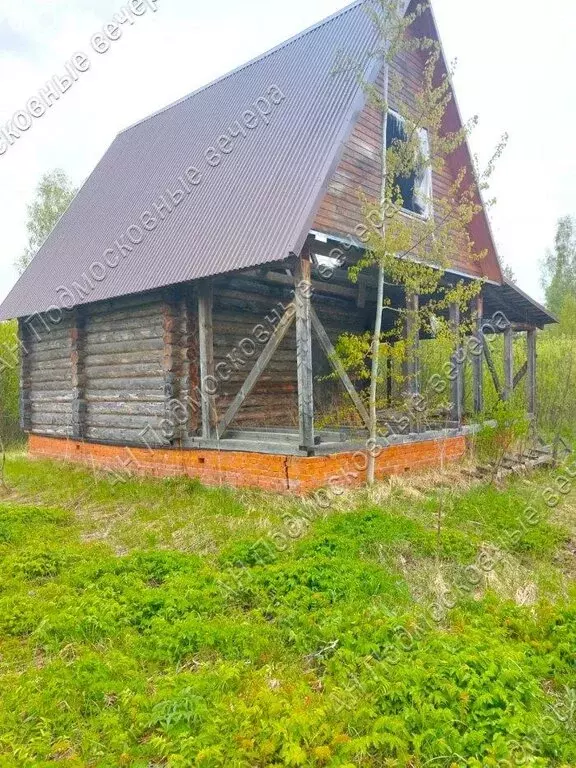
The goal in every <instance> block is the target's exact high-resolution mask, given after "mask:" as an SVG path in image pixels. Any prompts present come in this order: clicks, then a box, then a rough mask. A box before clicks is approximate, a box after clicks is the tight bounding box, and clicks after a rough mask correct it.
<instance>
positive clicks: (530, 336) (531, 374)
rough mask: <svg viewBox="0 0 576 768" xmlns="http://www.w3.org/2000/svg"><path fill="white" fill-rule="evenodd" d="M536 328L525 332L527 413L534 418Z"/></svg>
mask: <svg viewBox="0 0 576 768" xmlns="http://www.w3.org/2000/svg"><path fill="white" fill-rule="evenodd" d="M536 338H537V335H536V328H532V329H531V330H529V331H527V333H526V343H527V347H528V368H527V373H528V384H527V388H528V413H529V414H530V416H531V417H532V418H533V419H534V418H535V417H536V363H537V353H536Z"/></svg>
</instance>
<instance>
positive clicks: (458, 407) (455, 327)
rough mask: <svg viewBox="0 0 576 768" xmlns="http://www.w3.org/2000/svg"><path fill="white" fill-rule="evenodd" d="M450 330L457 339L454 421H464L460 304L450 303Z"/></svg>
mask: <svg viewBox="0 0 576 768" xmlns="http://www.w3.org/2000/svg"><path fill="white" fill-rule="evenodd" d="M449 312H450V330H451V332H452V333H453V335H454V338H455V340H456V343H455V349H454V354H453V356H452V369H453V370H452V376H451V379H452V387H451V389H452V421H455V422H457V423H458V424H461V423H462V417H463V415H464V398H463V394H464V387H463V382H462V379H463V371H464V366H463V359H462V357H463V351H462V344H461V342H460V305H459V304H457V303H452V304H450V309H449Z"/></svg>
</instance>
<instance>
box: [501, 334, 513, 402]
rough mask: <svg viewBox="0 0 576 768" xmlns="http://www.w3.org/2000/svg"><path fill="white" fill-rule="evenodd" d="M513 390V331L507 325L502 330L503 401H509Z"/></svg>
mask: <svg viewBox="0 0 576 768" xmlns="http://www.w3.org/2000/svg"><path fill="white" fill-rule="evenodd" d="M513 390H514V329H513V328H512V325H511V324H509V325H508V326H507V327H506V328H505V330H504V390H503V393H502V395H503V400H510V398H511V397H512V392H513Z"/></svg>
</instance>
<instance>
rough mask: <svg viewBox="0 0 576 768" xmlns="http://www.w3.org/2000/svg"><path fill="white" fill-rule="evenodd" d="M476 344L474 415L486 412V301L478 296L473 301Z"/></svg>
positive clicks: (473, 378)
mask: <svg viewBox="0 0 576 768" xmlns="http://www.w3.org/2000/svg"><path fill="white" fill-rule="evenodd" d="M472 312H473V316H474V326H475V328H474V343H473V346H472V381H473V385H472V388H473V400H474V413H482V411H483V410H484V341H483V340H484V334H483V332H482V317H483V315H484V299H483V298H482V296H477V297H476V299H475V300H474V301H473V309H472Z"/></svg>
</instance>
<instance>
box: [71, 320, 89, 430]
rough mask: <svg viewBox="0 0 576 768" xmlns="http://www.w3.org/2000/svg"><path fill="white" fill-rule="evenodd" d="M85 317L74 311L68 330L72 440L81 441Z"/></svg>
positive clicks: (83, 405) (83, 416)
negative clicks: (70, 359)
mask: <svg viewBox="0 0 576 768" xmlns="http://www.w3.org/2000/svg"><path fill="white" fill-rule="evenodd" d="M85 339H86V316H85V314H84V311H83V310H82V309H81V308H78V307H77V308H76V309H75V310H74V315H73V321H72V328H71V330H70V349H71V357H72V435H71V437H72V439H73V440H83V439H84V438H85V436H86V412H87V406H86V366H85Z"/></svg>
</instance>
